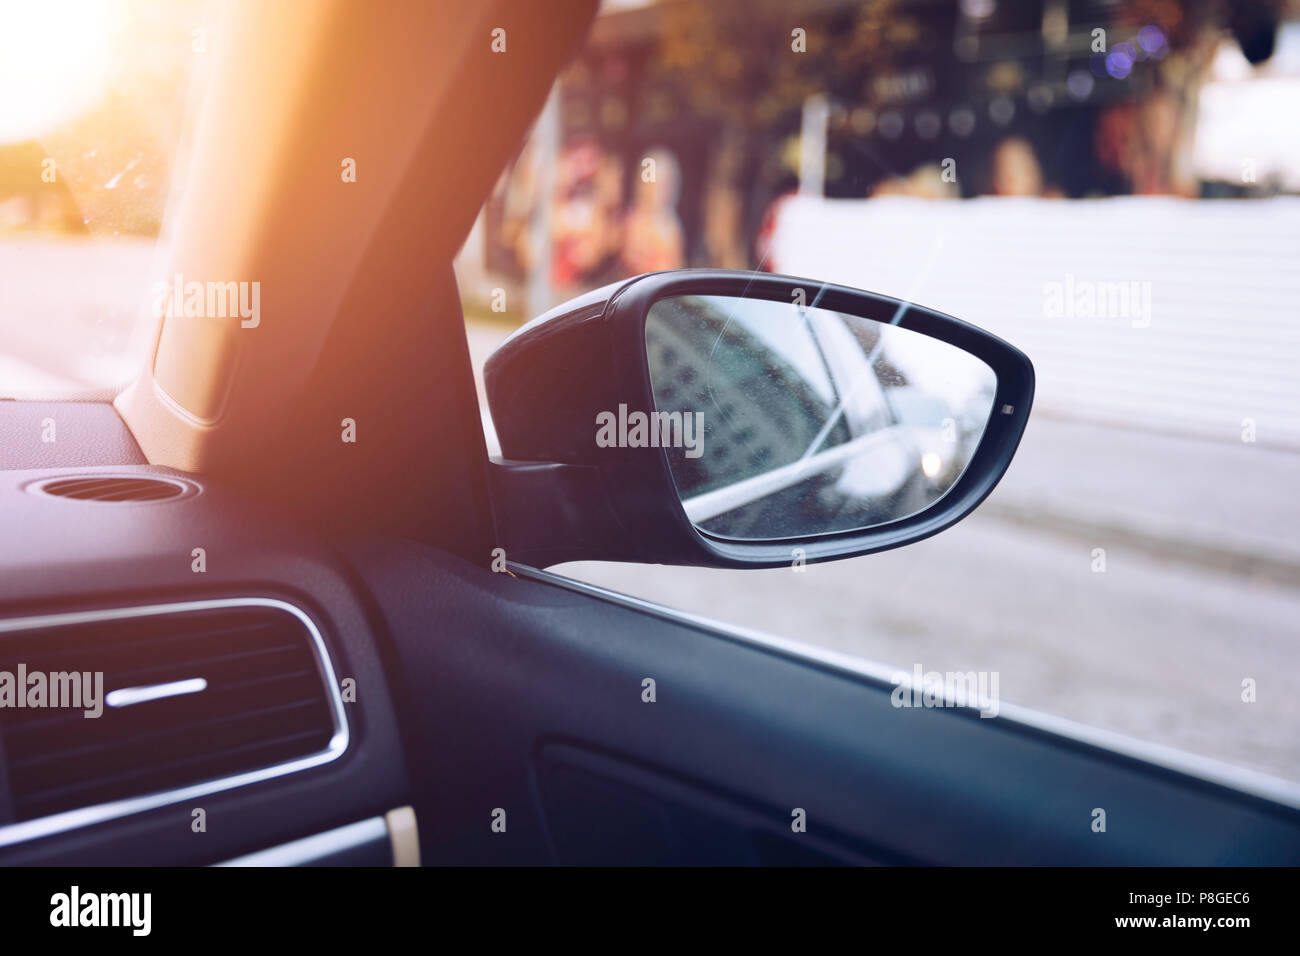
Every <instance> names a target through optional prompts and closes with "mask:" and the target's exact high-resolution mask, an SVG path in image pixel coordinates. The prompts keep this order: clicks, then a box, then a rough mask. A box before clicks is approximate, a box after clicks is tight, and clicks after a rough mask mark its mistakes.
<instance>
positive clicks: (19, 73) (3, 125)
mask: <svg viewBox="0 0 1300 956" xmlns="http://www.w3.org/2000/svg"><path fill="white" fill-rule="evenodd" d="M109 14H110V10H109V3H108V2H107V0H0V143H6V142H16V141H19V140H24V139H30V138H34V137H39V136H42V135H44V134H45V133H47V132H49V131H50V130H51V129H53V128H55V127H56V126H58V125H59V124H60V123H64V122H66V121H68V120H69V119H72V118H73V117H75V116H76V115H77V114H78V113H79V112H81V111H82V110H85V109H87V108H89V107H91V106H93V105H94V104H95V102H96V101H97V100H98V98H99V97H100V96H102V94H103V87H104V83H105V80H106V78H107V72H108V62H109V56H108V51H109V29H110V23H109V20H110V17H109Z"/></svg>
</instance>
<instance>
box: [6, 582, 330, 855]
mask: <svg viewBox="0 0 1300 956" xmlns="http://www.w3.org/2000/svg"><path fill="white" fill-rule="evenodd" d="M235 607H270V608H276V609H277V610H281V611H286V612H288V613H289V614H292V615H293V616H294V617H296V618H297V619H298V620H299V621H301V622H302V624H303V626H305V627H306V628H307V633H308V634H310V635H311V639H312V644H313V645H314V646H315V648H316V657H317V663H318V664H319V666H320V673H321V678H322V679H323V680H324V682H325V687H326V690H327V698H328V699H329V701H330V705H331V706H330V714H331V716H332V717H333V720H334V735H333V736H332V737H331V738H330V741H329V743H328V744H327V745H326V747H325V749H324V750H321V751H318V752H317V753H314V754H308V755H307V756H305V757H298V758H296V759H294V760H290V761H286V762H284V763H278V764H272V765H271V766H269V767H263V768H260V769H258V770H249V771H245V772H244V773H240V774H235V775H234V776H229V777H218V778H217V779H215V780H209V781H205V782H203V783H196V784H191V785H190V786H188V787H181V788H178V789H174V790H162V791H159V792H158V793H151V794H143V795H141V796H138V797H128V798H126V799H123V800H113V801H110V802H108V803H97V804H92V805H91V806H88V807H81V808H78V809H76V810H65V811H63V812H62V813H56V814H52V815H50V816H46V817H38V818H37V819H35V820H23V821H20V822H17V823H9V824H4V825H0V847H6V846H12V845H13V844H15V843H24V842H26V841H28V840H35V839H37V838H39V837H46V836H52V835H54V834H56V833H64V832H67V831H69V830H75V829H78V828H80V827H86V826H90V825H91V824H95V823H102V822H104V821H106V820H115V819H117V818H119V817H125V816H129V815H131V814H134V813H141V812H143V811H145V810H154V809H156V808H158V807H164V806H168V805H169V804H174V803H182V802H184V801H186V800H192V799H194V798H196V797H202V796H207V795H208V794H211V793H219V792H221V791H223V790H233V789H235V788H237V787H246V786H249V785H251V784H254V783H261V782H262V781H264V780H272V779H274V778H276V777H283V776H285V775H286V774H290V773H297V772H298V771H300V770H308V769H310V768H312V767H319V766H321V765H322V764H327V763H330V762H331V761H333V760H337V759H338V758H339V757H341V756H342V755H343V753H344V751H346V750H347V749H348V743H349V740H350V733H349V730H348V720H347V715H346V714H345V713H344V708H343V695H342V693H341V692H340V690H339V683H338V679H337V678H336V677H335V674H334V664H333V661H332V660H331V658H330V654H329V650H328V649H327V648H326V647H325V640H324V638H322V637H321V633H320V630H319V629H318V628H317V627H316V623H315V622H314V621H313V620H312V619H311V618H310V617H309V616H308V615H307V613H306V612H305V611H303V610H302V609H301V608H299V607H297V606H295V605H293V604H290V603H289V602H287V601H281V600H279V599H277V598H260V597H248V598H216V599H212V600H204V601H184V602H179V603H174V604H149V605H142V606H138V607H121V608H107V609H104V610H98V611H77V612H74V613H70V614H39V615H34V616H31V617H19V618H7V619H4V620H0V639H2V638H3V635H4V634H5V633H7V632H10V631H30V630H36V629H39V628H44V627H62V626H65V625H70V624H86V623H90V622H93V621H116V620H122V619H124V618H133V617H153V616H155V615H160V614H183V613H186V612H189V611H211V610H216V609H222V608H235Z"/></svg>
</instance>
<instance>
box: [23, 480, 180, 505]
mask: <svg viewBox="0 0 1300 956" xmlns="http://www.w3.org/2000/svg"><path fill="white" fill-rule="evenodd" d="M39 487H40V490H41V491H42V492H43V493H45V494H47V495H54V496H55V497H57V498H76V499H78V500H81V501H165V500H167V499H168V498H179V497H181V496H182V495H184V494H186V493H187V492H188V491H189V486H188V485H186V484H184V483H182V482H180V481H175V480H169V479H166V478H145V477H128V476H123V475H83V476H81V477H77V478H59V479H56V480H55V481H47V482H44V483H43V484H41V485H40V486H39Z"/></svg>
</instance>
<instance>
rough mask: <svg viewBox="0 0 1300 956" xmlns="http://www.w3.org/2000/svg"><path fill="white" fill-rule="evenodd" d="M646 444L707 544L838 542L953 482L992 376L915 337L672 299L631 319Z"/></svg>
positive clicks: (733, 300) (969, 449)
mask: <svg viewBox="0 0 1300 956" xmlns="http://www.w3.org/2000/svg"><path fill="white" fill-rule="evenodd" d="M646 349H647V354H648V357H649V365H650V380H651V385H652V386H653V389H654V398H655V405H656V411H657V414H656V415H654V416H652V418H653V419H656V420H654V421H651V422H650V423H649V425H650V426H651V430H652V431H654V432H655V433H656V434H655V437H656V438H662V441H661V444H662V445H663V446H665V447H666V449H667V453H668V459H669V461H670V462H671V468H672V473H673V478H674V479H675V480H676V483H677V490H678V494H680V495H681V499H682V503H683V505H684V507H685V509H686V513H687V515H688V516H689V517H690V519H691V520H692V521H693V522H694V523H695V525H696V527H698V528H700V529H701V530H703V531H706V532H708V533H709V534H711V535H714V536H716V537H720V538H734V539H740V540H749V541H753V540H760V539H761V540H770V539H776V538H804V537H809V536H813V535H819V534H832V533H835V532H841V531H854V530H862V529H865V528H871V527H873V526H876V525H881V524H885V523H887V522H890V521H897V520H899V519H901V518H906V517H908V516H909V515H914V514H917V513H918V512H921V511H924V510H925V509H926V508H928V507H930V505H932V504H934V503H935V502H936V501H938V500H939V499H940V498H941V497H942V496H943V495H944V494H945V493H946V492H947V491H948V489H949V488H951V487H952V486H953V484H954V483H955V482H956V481H957V479H958V478H959V477H960V476H961V473H962V472H963V471H964V470H965V468H966V464H967V462H969V461H970V459H971V457H972V455H973V454H974V452H975V448H976V446H977V445H978V444H979V441H980V437H981V435H982V434H983V432H984V426H985V425H986V424H987V423H988V420H989V415H990V413H991V411H992V408H993V397H994V392H995V388H996V385H997V376H996V375H995V373H994V372H993V370H992V369H991V368H989V367H988V365H986V364H985V363H984V362H983V361H982V360H980V359H978V358H976V357H975V356H973V355H971V354H969V353H968V352H965V351H963V350H961V349H959V348H957V347H956V346H954V345H949V344H948V343H946V342H941V341H939V340H938V339H932V338H930V337H929V336H926V335H922V334H921V333H919V332H913V331H910V330H908V329H904V328H900V327H899V326H897V325H890V324H886V323H883V322H877V321H874V320H872V319H864V318H861V317H859V316H853V315H845V314H843V313H839V312H833V311H829V310H826V309H821V308H816V307H811V306H809V307H804V306H799V305H795V304H792V303H785V302H774V301H771V300H767V299H746V298H739V297H731V296H713V295H683V296H673V297H670V298H665V299H660V300H659V301H657V302H655V303H654V305H653V306H651V308H650V313H649V315H648V316H647V319H646Z"/></svg>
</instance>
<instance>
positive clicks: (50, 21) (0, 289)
mask: <svg viewBox="0 0 1300 956" xmlns="http://www.w3.org/2000/svg"><path fill="white" fill-rule="evenodd" d="M206 7H207V2H206V0H170V2H167V3H160V2H157V0H40V2H26V0H0V277H2V280H0V398H18V399H44V398H55V399H68V398H91V397H106V396H107V395H110V394H112V393H113V392H115V391H117V390H118V389H119V388H120V387H121V386H122V385H124V384H125V382H126V381H127V379H128V378H129V377H130V375H131V374H132V372H133V371H134V370H135V369H136V368H137V367H138V365H139V362H140V361H141V359H142V357H143V354H144V351H145V348H146V346H147V343H148V341H149V339H150V337H151V335H150V334H151V332H152V330H153V328H154V324H153V322H154V320H152V319H151V318H150V314H151V313H150V309H149V290H150V288H151V287H152V279H153V272H154V265H155V262H154V256H155V253H156V252H157V249H158V246H159V236H160V233H161V230H162V224H163V219H164V210H165V208H166V206H167V200H168V194H169V189H170V187H171V185H172V182H173V180H174V178H175V177H174V171H175V169H176V166H177V163H178V158H179V156H180V152H181V151H180V144H181V142H182V140H183V123H184V119H185V117H186V115H187V114H188V110H187V105H188V103H189V101H190V99H191V96H192V94H193V87H194V86H196V85H197V84H195V83H192V82H191V81H192V80H193V79H196V78H197V77H199V76H200V75H201V70H200V69H199V67H200V66H201V64H202V62H203V60H204V58H205V54H206V53H207V50H208V45H209V42H210V37H209V27H208V24H207V22H206V19H205V14H206Z"/></svg>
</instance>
